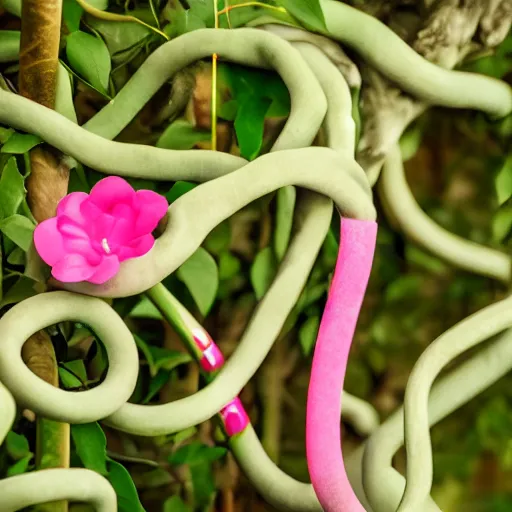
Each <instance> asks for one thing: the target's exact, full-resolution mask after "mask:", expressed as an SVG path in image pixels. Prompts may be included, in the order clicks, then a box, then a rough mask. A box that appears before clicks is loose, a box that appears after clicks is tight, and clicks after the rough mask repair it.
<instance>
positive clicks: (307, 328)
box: [299, 316, 320, 356]
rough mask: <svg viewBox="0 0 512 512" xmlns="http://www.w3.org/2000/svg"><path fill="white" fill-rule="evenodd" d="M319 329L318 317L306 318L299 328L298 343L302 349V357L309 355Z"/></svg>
mask: <svg viewBox="0 0 512 512" xmlns="http://www.w3.org/2000/svg"><path fill="white" fill-rule="evenodd" d="M319 327H320V317H318V316H312V317H310V318H308V319H307V320H306V321H305V322H304V323H303V324H302V326H301V328H300V330H299V343H300V346H301V347H302V352H303V353H304V355H306V356H308V355H309V354H311V351H312V350H313V347H314V346H315V342H316V336H317V334H318V329H319Z"/></svg>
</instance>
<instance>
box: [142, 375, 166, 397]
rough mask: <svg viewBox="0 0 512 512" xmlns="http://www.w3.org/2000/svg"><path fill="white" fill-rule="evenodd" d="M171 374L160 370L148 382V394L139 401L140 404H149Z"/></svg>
mask: <svg viewBox="0 0 512 512" xmlns="http://www.w3.org/2000/svg"><path fill="white" fill-rule="evenodd" d="M171 375H172V374H171V372H170V371H167V370H160V371H159V372H158V373H157V374H156V375H155V376H154V377H153V378H152V379H151V381H150V382H149V389H148V394H147V395H146V396H145V397H144V399H143V400H142V401H141V403H142V404H147V403H149V402H150V401H151V400H152V399H153V397H154V396H155V395H156V394H157V393H158V392H159V391H160V390H161V389H162V388H163V387H164V386H165V384H167V382H169V379H170V378H171Z"/></svg>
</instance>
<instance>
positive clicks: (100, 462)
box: [71, 422, 107, 475]
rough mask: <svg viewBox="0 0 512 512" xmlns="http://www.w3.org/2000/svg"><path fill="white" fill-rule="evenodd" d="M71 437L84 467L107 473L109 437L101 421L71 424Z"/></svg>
mask: <svg viewBox="0 0 512 512" xmlns="http://www.w3.org/2000/svg"><path fill="white" fill-rule="evenodd" d="M71 438H72V439H73V443H74V444H75V449H76V453H77V455H78V456H79V457H80V460H81V461H82V464H83V465H84V467H86V468H87V469H90V470H92V471H96V472H97V473H99V474H100V475H107V439H106V437H105V433H104V432H103V430H102V428H101V427H100V425H99V423H97V422H94V423H83V424H78V425H71Z"/></svg>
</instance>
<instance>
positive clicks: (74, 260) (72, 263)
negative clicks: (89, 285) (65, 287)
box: [52, 254, 95, 283]
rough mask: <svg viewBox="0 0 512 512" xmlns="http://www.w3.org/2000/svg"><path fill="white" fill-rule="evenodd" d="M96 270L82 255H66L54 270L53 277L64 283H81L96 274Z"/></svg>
mask: <svg viewBox="0 0 512 512" xmlns="http://www.w3.org/2000/svg"><path fill="white" fill-rule="evenodd" d="M94 269H95V267H93V266H92V265H91V264H90V263H89V262H88V261H87V259H86V258H85V257H84V256H82V255H81V254H65V255H64V257H63V258H61V259H60V260H59V261H58V262H57V263H56V264H55V265H54V266H53V268H52V276H53V277H55V279H57V280H58V281H60V282H62V283H79V282H80V281H86V280H87V279H88V278H89V277H91V276H92V274H94Z"/></svg>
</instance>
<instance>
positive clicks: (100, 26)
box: [88, 17, 151, 58]
mask: <svg viewBox="0 0 512 512" xmlns="http://www.w3.org/2000/svg"><path fill="white" fill-rule="evenodd" d="M88 23H89V24H90V26H91V27H92V28H93V29H94V30H97V31H98V32H99V33H100V34H101V36H102V37H103V39H104V41H105V43H106V45H107V48H108V51H109V52H110V54H111V55H112V56H113V58H115V56H116V54H120V53H121V52H123V51H125V50H128V49H129V48H133V47H135V46H136V45H137V44H139V43H143V40H144V39H145V38H146V37H148V36H149V35H150V34H151V30H150V29H149V28H147V27H145V26H144V25H141V24H140V23H136V22H124V21H109V20H100V19H98V18H90V17H89V18H88ZM118 57H120V56H118Z"/></svg>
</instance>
